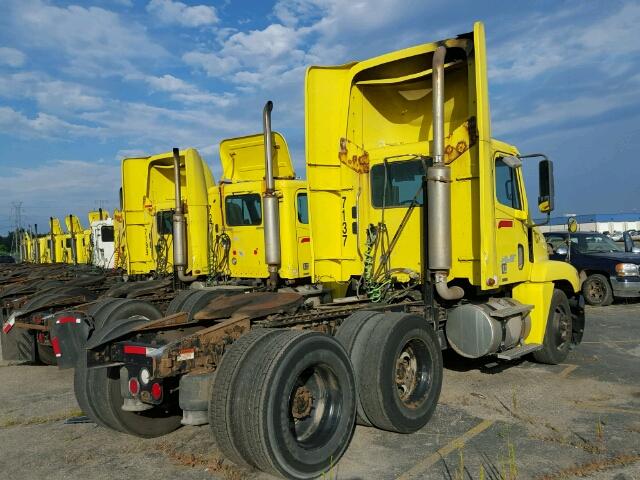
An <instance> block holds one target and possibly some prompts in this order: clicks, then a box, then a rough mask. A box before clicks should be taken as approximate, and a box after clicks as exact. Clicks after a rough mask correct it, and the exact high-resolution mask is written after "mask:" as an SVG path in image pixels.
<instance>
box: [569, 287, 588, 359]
mask: <svg viewBox="0 0 640 480" xmlns="http://www.w3.org/2000/svg"><path fill="white" fill-rule="evenodd" d="M569 307H570V308H571V325H572V332H571V348H573V347H575V346H576V345H579V344H580V342H582V336H583V335H584V327H585V317H584V297H583V296H582V294H581V293H579V294H576V295H574V296H573V297H570V298H569Z"/></svg>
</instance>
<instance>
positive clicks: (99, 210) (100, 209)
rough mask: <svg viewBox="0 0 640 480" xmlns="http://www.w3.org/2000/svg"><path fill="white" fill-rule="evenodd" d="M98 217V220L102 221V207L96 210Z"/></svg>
mask: <svg viewBox="0 0 640 480" xmlns="http://www.w3.org/2000/svg"><path fill="white" fill-rule="evenodd" d="M98 215H99V216H100V220H102V207H100V208H98Z"/></svg>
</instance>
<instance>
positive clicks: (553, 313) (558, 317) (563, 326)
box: [533, 289, 573, 365]
mask: <svg viewBox="0 0 640 480" xmlns="http://www.w3.org/2000/svg"><path fill="white" fill-rule="evenodd" d="M572 321H573V318H572V316H571V308H570V306H569V300H567V296H566V295H565V293H564V292H563V291H562V290H557V289H556V290H554V291H553V297H552V298H551V306H550V307H549V316H548V317H547V328H546V330H545V334H544V342H543V346H542V349H541V350H538V351H536V352H533V358H534V359H535V360H536V361H538V362H540V363H547V364H549V365H557V364H559V363H562V362H564V361H565V359H566V358H567V355H568V354H569V350H570V349H571V337H572V334H573V332H572Z"/></svg>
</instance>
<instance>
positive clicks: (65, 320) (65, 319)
mask: <svg viewBox="0 0 640 480" xmlns="http://www.w3.org/2000/svg"><path fill="white" fill-rule="evenodd" d="M80 322H81V320H80V319H79V318H76V317H60V318H59V319H57V320H56V323H57V324H58V325H62V324H63V323H80Z"/></svg>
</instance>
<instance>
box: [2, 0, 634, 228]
mask: <svg viewBox="0 0 640 480" xmlns="http://www.w3.org/2000/svg"><path fill="white" fill-rule="evenodd" d="M0 13H1V14H0V165H1V166H2V175H1V176H0V232H4V231H6V230H7V229H9V228H10V227H11V225H12V218H11V213H12V212H11V206H10V204H11V202H13V201H22V202H23V219H24V223H25V224H33V223H36V222H37V223H39V224H40V225H42V226H44V225H45V224H46V219H47V218H48V217H49V215H56V216H62V215H65V214H68V213H76V214H78V215H81V218H82V219H83V222H86V212H87V211H88V210H90V209H92V208H95V207H96V206H97V205H99V204H102V205H104V206H106V207H108V208H109V209H113V207H115V206H116V205H117V189H118V186H119V163H120V159H121V158H122V157H123V156H132V155H138V154H152V153H158V152H162V151H167V150H169V149H170V148H171V147H173V146H180V147H187V146H193V147H196V148H198V149H199V150H200V152H201V153H202V155H203V156H204V157H205V158H206V159H207V161H208V162H209V163H210V165H211V166H212V168H213V171H214V173H215V174H217V173H218V172H219V168H218V154H217V145H218V142H219V141H220V140H221V139H223V138H226V137H232V136H239V135H244V134H249V133H254V132H258V131H260V128H261V108H262V106H263V104H264V102H265V101H266V100H267V99H272V100H274V102H275V109H274V115H273V121H274V126H275V127H276V128H277V129H278V130H279V131H281V132H283V133H284V134H285V136H286V138H287V140H288V142H289V145H290V148H291V151H292V154H293V155H294V157H295V161H296V165H297V172H298V174H299V175H301V176H304V168H303V164H304V147H303V145H304V129H303V124H304V121H303V118H304V117H303V105H304V102H303V82H304V71H305V67H306V66H308V65H312V64H315V65H325V64H326V65H333V64H339V63H344V62H347V61H351V60H357V59H363V58H368V57H371V56H374V55H378V54H382V53H385V52H388V51H392V50H396V49H399V48H403V47H407V46H410V45H415V44H419V43H424V42H428V41H433V40H437V39H441V38H445V37H448V36H453V35H456V34H458V33H462V32H467V31H469V30H470V29H471V27H472V24H473V21H475V20H482V21H484V22H485V27H486V31H487V42H488V54H489V75H490V95H491V107H492V118H493V133H494V136H495V137H496V138H500V139H502V140H505V141H508V142H511V143H514V144H515V145H517V146H518V147H519V148H520V150H521V152H523V153H528V152H545V153H547V154H548V155H549V156H550V157H551V158H552V159H553V160H554V161H555V173H556V197H557V210H556V213H559V214H561V213H567V212H572V213H608V212H620V211H639V209H640V205H639V203H640V175H639V173H640V159H639V158H638V157H637V152H638V150H640V33H638V31H637V25H638V24H640V3H638V2H636V1H626V2H625V1H607V2H595V1H594V2H583V1H544V0H540V1H536V2H513V1H492V2H473V1H468V2H463V1H456V0H444V1H429V0H371V1H368V2H365V1H359V0H350V1H349V0H277V1H275V2H273V1H272V2H268V1H223V0H220V1H203V0H200V1H187V0H183V1H182V2H178V1H172V0H150V1H149V0H139V1H136V0H96V1H83V2H81V1H76V2H61V1H46V0H0ZM526 174H527V176H528V178H530V179H531V180H532V181H531V182H530V183H531V184H535V183H536V181H537V180H536V178H535V175H536V173H535V169H534V168H532V167H528V168H527V170H526ZM534 195H536V192H535V189H532V191H531V192H530V196H531V197H533V196H534ZM42 230H43V228H42V227H41V231H42Z"/></svg>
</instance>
